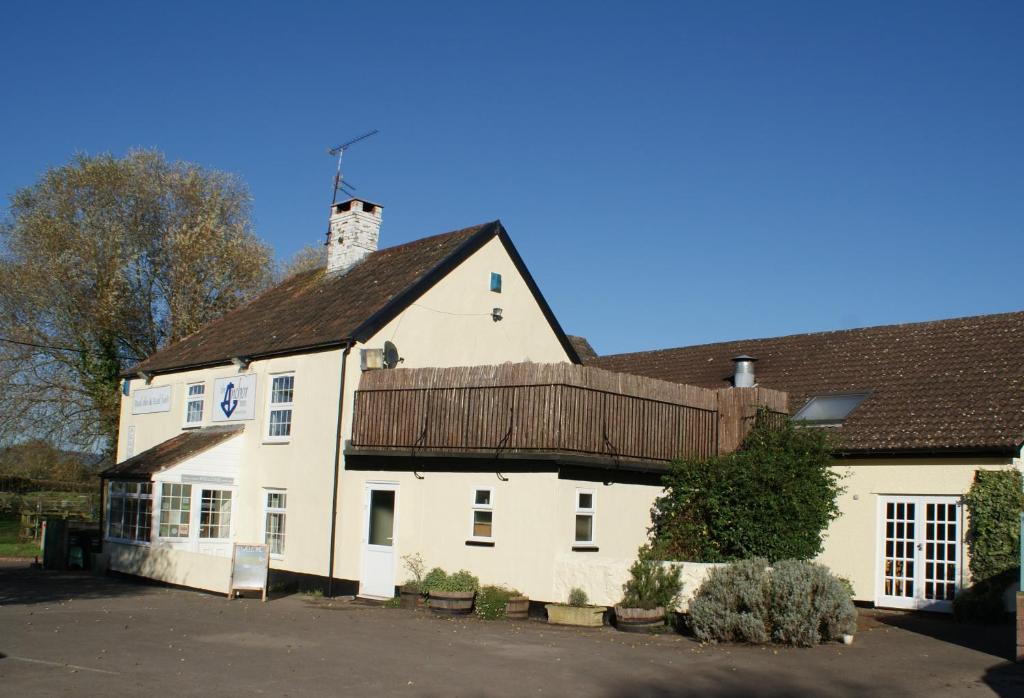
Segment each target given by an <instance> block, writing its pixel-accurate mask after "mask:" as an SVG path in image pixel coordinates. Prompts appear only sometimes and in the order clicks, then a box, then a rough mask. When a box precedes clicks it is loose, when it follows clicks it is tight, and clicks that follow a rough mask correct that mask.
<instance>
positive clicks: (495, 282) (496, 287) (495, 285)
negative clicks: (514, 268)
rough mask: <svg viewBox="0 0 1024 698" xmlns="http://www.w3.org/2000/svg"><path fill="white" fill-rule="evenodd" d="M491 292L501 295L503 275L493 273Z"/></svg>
mask: <svg viewBox="0 0 1024 698" xmlns="http://www.w3.org/2000/svg"><path fill="white" fill-rule="evenodd" d="M491 291H493V292H494V293H501V274H499V273H498V272H496V271H492V272H491Z"/></svg>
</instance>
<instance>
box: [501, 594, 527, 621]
mask: <svg viewBox="0 0 1024 698" xmlns="http://www.w3.org/2000/svg"><path fill="white" fill-rule="evenodd" d="M505 617H506V618H511V619H512V620H526V619H527V618H529V617H530V597H529V596H513V597H512V598H510V599H509V600H508V602H506V603H505Z"/></svg>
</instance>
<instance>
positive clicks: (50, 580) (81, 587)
mask: <svg viewBox="0 0 1024 698" xmlns="http://www.w3.org/2000/svg"><path fill="white" fill-rule="evenodd" d="M145 588H146V587H145V585H140V584H129V583H125V582H123V581H119V580H117V579H112V578H109V577H100V576H94V575H92V574H90V573H88V572H49V571H44V570H40V569H33V568H31V567H29V563H28V562H17V563H15V562H10V561H5V562H3V563H2V564H0V606H15V605H18V604H34V603H51V602H58V601H67V600H68V599H99V598H114V597H130V596H137V595H139V594H141V593H143V592H144V591H145Z"/></svg>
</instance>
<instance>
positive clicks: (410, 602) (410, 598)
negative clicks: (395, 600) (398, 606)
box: [398, 586, 423, 608]
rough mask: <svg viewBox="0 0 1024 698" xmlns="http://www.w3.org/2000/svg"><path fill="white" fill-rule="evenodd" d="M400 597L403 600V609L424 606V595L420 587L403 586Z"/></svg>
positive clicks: (399, 589) (399, 593)
mask: <svg viewBox="0 0 1024 698" xmlns="http://www.w3.org/2000/svg"><path fill="white" fill-rule="evenodd" d="M398 595H399V597H400V598H401V600H402V608H416V607H417V606H422V605H423V593H422V592H421V591H420V590H419V587H414V586H401V587H399V588H398Z"/></svg>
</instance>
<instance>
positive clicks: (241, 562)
mask: <svg viewBox="0 0 1024 698" xmlns="http://www.w3.org/2000/svg"><path fill="white" fill-rule="evenodd" d="M269 568H270V547H269V546H267V545H246V544H244V543H235V544H234V547H233V549H232V551H231V583H230V585H229V586H228V598H229V599H233V598H234V597H235V592H236V591H261V592H263V600H264V601H266V600H267V570H268V569H269Z"/></svg>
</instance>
